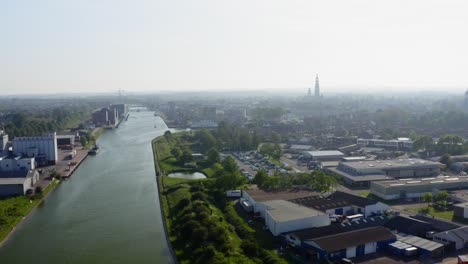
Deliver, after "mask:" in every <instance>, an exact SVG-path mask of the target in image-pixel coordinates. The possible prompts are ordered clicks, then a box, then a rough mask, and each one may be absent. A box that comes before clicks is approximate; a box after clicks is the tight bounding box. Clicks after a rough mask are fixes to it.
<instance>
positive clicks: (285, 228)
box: [262, 200, 330, 236]
mask: <svg viewBox="0 0 468 264" xmlns="http://www.w3.org/2000/svg"><path fill="white" fill-rule="evenodd" d="M262 204H264V206H265V208H266V210H265V225H266V226H267V227H268V229H269V230H270V231H271V233H272V234H273V235H274V236H278V235H280V234H282V233H286V232H291V231H295V230H300V229H306V228H311V227H321V226H328V225H330V218H329V217H328V215H327V214H324V213H322V212H320V211H317V210H313V209H310V208H307V207H304V206H300V205H297V204H293V203H291V202H288V201H284V200H274V201H268V202H263V203H262Z"/></svg>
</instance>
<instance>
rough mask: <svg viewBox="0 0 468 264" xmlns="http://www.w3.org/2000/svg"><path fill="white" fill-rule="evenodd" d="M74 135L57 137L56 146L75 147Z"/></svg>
mask: <svg viewBox="0 0 468 264" xmlns="http://www.w3.org/2000/svg"><path fill="white" fill-rule="evenodd" d="M75 138H76V135H57V146H58V147H60V146H66V145H72V146H73V145H75Z"/></svg>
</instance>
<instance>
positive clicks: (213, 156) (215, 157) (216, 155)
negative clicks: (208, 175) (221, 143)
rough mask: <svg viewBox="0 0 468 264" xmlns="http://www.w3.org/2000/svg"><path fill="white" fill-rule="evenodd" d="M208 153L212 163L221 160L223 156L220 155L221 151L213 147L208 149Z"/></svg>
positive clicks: (208, 158)
mask: <svg viewBox="0 0 468 264" xmlns="http://www.w3.org/2000/svg"><path fill="white" fill-rule="evenodd" d="M206 155H207V160H208V161H209V162H210V163H211V164H215V163H218V162H220V161H221V157H220V156H219V153H218V151H217V150H216V149H215V148H211V149H210V150H208V152H207V154H206Z"/></svg>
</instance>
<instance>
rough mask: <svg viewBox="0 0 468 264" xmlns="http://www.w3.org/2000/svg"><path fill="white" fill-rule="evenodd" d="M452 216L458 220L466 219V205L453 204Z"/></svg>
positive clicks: (467, 216) (467, 207)
mask: <svg viewBox="0 0 468 264" xmlns="http://www.w3.org/2000/svg"><path fill="white" fill-rule="evenodd" d="M453 216H455V217H459V218H468V203H459V204H454V205H453Z"/></svg>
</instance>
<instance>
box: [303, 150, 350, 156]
mask: <svg viewBox="0 0 468 264" xmlns="http://www.w3.org/2000/svg"><path fill="white" fill-rule="evenodd" d="M308 153H309V155H311V156H312V157H326V156H344V153H343V152H341V151H338V150H317V151H308Z"/></svg>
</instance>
